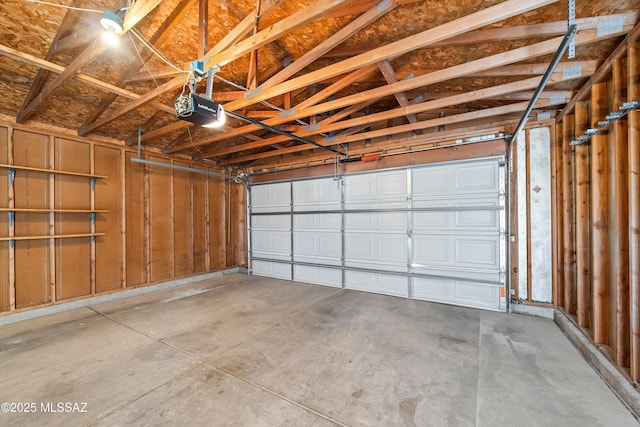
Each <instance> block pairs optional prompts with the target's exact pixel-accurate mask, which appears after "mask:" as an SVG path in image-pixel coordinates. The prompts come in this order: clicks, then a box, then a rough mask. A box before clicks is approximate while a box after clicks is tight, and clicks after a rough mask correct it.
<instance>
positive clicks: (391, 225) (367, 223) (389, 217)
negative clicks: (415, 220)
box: [345, 212, 407, 232]
mask: <svg viewBox="0 0 640 427" xmlns="http://www.w3.org/2000/svg"><path fill="white" fill-rule="evenodd" d="M345 229H346V230H382V231H392V230H398V231H405V232H406V230H407V214H406V213H405V212H394V213H349V214H345ZM373 232H375V231H373Z"/></svg>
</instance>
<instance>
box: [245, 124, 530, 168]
mask: <svg viewBox="0 0 640 427" xmlns="http://www.w3.org/2000/svg"><path fill="white" fill-rule="evenodd" d="M517 121H518V119H517V118H515V119H513V120H497V121H493V122H492V123H491V124H484V125H473V126H467V127H464V128H461V129H454V130H450V131H444V132H438V133H434V134H422V135H418V136H415V137H414V136H411V137H406V138H398V139H394V140H392V141H381V142H371V143H370V144H368V145H364V146H358V147H349V155H351V156H352V157H356V158H357V157H359V156H362V155H364V154H371V153H385V152H389V151H396V150H398V149H400V150H403V151H410V150H412V149H414V147H422V146H425V145H432V146H434V147H435V146H441V145H446V144H448V143H451V142H454V143H455V141H457V140H464V139H465V138H470V137H474V136H484V135H487V134H489V133H494V134H497V133H499V131H496V129H502V128H503V127H505V126H510V125H513V126H515V125H516V124H517ZM307 162H330V163H334V162H335V156H334V157H331V156H327V153H326V152H324V151H323V152H320V151H318V152H317V153H316V154H313V153H311V154H308V155H305V156H304V157H303V158H302V157H301V158H297V159H296V158H294V157H284V158H282V159H279V160H270V161H266V162H265V161H258V162H254V163H251V164H248V165H244V167H246V169H247V170H248V171H250V172H255V171H256V170H262V171H264V170H270V169H278V168H280V167H286V168H291V167H293V166H294V165H302V166H304V165H305V164H307Z"/></svg>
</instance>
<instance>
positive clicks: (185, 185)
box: [173, 162, 194, 277]
mask: <svg viewBox="0 0 640 427" xmlns="http://www.w3.org/2000/svg"><path fill="white" fill-rule="evenodd" d="M175 164H176V165H178V166H182V167H190V165H189V164H188V163H183V162H175ZM192 179H194V177H193V174H191V173H189V172H184V171H180V170H174V171H173V233H174V234H173V241H174V251H175V258H174V259H175V275H176V276H177V277H180V276H185V275H187V274H190V273H191V272H192V271H193V267H192V260H193V244H192V233H193V215H192V211H193V207H192V202H191V196H192V192H191V182H192Z"/></svg>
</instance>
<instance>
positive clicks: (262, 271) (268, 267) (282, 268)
mask: <svg viewBox="0 0 640 427" xmlns="http://www.w3.org/2000/svg"><path fill="white" fill-rule="evenodd" d="M252 264H253V273H254V274H256V275H258V276H265V277H274V278H276V279H285V280H292V278H291V265H289V264H284V263H279V262H268V261H258V260H254V261H253V263H252Z"/></svg>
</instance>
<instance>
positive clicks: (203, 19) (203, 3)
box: [198, 0, 209, 56]
mask: <svg viewBox="0 0 640 427" xmlns="http://www.w3.org/2000/svg"><path fill="white" fill-rule="evenodd" d="M198 6H199V7H198V56H204V54H205V53H206V52H207V51H208V50H209V47H208V46H209V41H208V40H209V0H199V5H198Z"/></svg>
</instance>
